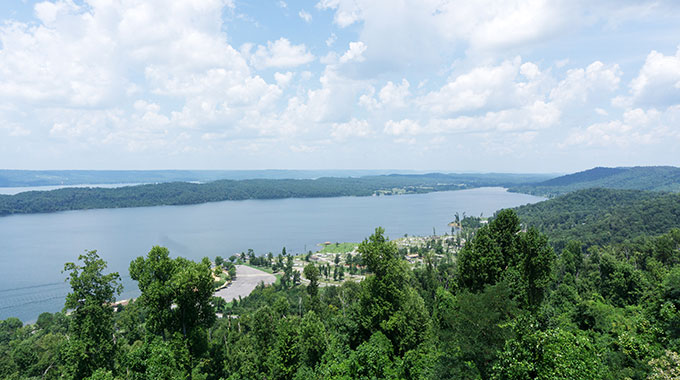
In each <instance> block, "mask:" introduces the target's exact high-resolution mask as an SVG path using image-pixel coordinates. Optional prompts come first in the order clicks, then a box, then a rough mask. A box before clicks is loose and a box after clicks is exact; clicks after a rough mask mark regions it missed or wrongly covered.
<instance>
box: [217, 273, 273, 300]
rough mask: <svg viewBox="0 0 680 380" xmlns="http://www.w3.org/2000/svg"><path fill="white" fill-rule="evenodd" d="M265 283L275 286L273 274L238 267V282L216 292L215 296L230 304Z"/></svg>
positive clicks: (235, 281)
mask: <svg viewBox="0 0 680 380" xmlns="http://www.w3.org/2000/svg"><path fill="white" fill-rule="evenodd" d="M263 281H264V283H265V284H273V283H274V281H276V277H274V275H273V274H269V273H267V272H263V271H261V270H259V269H255V268H251V267H249V266H246V265H236V280H234V281H233V282H232V283H231V285H229V286H228V287H226V288H223V289H220V290H218V291H217V292H215V295H216V296H217V297H222V298H224V300H225V301H227V302H230V301H231V300H233V299H234V298H238V297H239V296H240V297H242V298H243V297H245V296H247V295H249V294H250V293H251V292H252V291H253V290H254V289H255V287H256V286H257V284H259V283H260V282H263Z"/></svg>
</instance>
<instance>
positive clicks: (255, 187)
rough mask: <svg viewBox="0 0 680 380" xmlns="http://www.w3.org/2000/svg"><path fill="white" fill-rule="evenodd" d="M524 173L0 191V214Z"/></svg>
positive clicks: (455, 182)
mask: <svg viewBox="0 0 680 380" xmlns="http://www.w3.org/2000/svg"><path fill="white" fill-rule="evenodd" d="M528 179H529V177H522V176H520V175H507V174H475V175H461V174H441V173H432V174H423V175H381V176H368V177H360V178H335V177H326V178H318V179H253V180H219V181H213V182H207V183H190V182H167V183H157V184H143V185H136V186H125V187H116V188H104V187H68V188H62V189H57V190H51V191H31V192H24V193H19V194H15V195H0V216H7V215H14V214H36V213H51V212H59V211H71V210H88V209H104V208H129V207H148V206H171V205H192V204H202V203H210V202H219V201H228V200H247V199H284V198H333V197H343V196H372V195H374V196H375V195H378V196H383V195H399V194H423V193H430V192H437V191H450V190H464V189H471V188H479V187H505V188H507V187H510V186H512V185H514V184H517V183H522V182H525V181H527V180H528Z"/></svg>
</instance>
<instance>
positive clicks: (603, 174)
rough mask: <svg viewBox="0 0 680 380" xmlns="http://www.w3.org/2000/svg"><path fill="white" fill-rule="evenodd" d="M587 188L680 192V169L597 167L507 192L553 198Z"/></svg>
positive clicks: (520, 186)
mask: <svg viewBox="0 0 680 380" xmlns="http://www.w3.org/2000/svg"><path fill="white" fill-rule="evenodd" d="M590 188H606V189H628V190H648V191H671V192H680V168H676V167H674V166H638V167H632V168H601V167H598V168H593V169H590V170H586V171H582V172H578V173H573V174H568V175H564V176H561V177H557V178H552V179H549V180H547V181H542V182H537V183H527V184H520V185H517V186H511V187H510V191H514V192H519V193H527V194H534V195H543V196H547V197H554V196H558V195H562V194H566V193H569V192H571V191H576V190H582V189H590Z"/></svg>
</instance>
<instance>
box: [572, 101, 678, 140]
mask: <svg viewBox="0 0 680 380" xmlns="http://www.w3.org/2000/svg"><path fill="white" fill-rule="evenodd" d="M678 120H680V106H672V107H669V108H667V109H666V110H664V111H659V110H657V109H655V108H650V109H642V108H635V109H630V110H627V111H626V112H624V113H623V115H622V118H621V119H615V120H611V121H606V122H601V123H593V124H591V125H589V126H588V127H586V128H584V129H573V130H572V131H571V132H570V134H569V136H568V137H567V139H566V140H565V141H564V142H563V143H561V144H560V146H561V147H562V148H567V147H571V146H595V147H618V148H626V147H631V146H640V145H649V144H655V143H660V142H661V141H663V140H666V141H673V140H676V141H677V140H680V131H678V130H677V129H676V128H674V125H675V124H676V123H677V122H678Z"/></svg>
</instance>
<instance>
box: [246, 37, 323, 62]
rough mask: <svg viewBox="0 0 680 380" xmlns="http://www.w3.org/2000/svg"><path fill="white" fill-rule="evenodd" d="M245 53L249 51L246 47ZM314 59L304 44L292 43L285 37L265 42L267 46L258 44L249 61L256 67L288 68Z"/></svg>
mask: <svg viewBox="0 0 680 380" xmlns="http://www.w3.org/2000/svg"><path fill="white" fill-rule="evenodd" d="M245 52H246V54H248V53H249V51H248V49H247V48H246V51H245ZM313 60H314V56H313V55H312V53H310V52H308V51H307V48H306V47H305V45H304V44H300V45H292V44H291V43H290V41H289V40H288V39H287V38H283V37H281V38H279V39H278V40H276V41H274V42H271V41H268V42H267V46H262V45H260V46H258V47H257V50H256V51H255V52H254V53H253V54H252V55H251V56H250V63H251V64H252V65H253V66H254V67H255V68H257V69H267V68H272V67H276V68H289V67H296V66H300V65H304V64H307V63H309V62H312V61H313Z"/></svg>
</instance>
